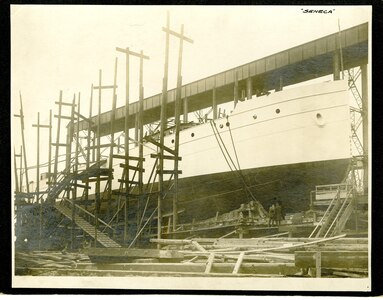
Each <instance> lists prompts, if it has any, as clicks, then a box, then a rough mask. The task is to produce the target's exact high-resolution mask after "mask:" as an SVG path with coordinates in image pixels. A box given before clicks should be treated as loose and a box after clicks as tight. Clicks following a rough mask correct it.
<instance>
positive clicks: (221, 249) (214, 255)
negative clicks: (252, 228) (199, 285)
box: [151, 235, 368, 277]
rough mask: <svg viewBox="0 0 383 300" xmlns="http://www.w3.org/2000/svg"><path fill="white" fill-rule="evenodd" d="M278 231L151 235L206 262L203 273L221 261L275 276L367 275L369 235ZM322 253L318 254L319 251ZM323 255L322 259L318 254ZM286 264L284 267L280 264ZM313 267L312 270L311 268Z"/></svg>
mask: <svg viewBox="0 0 383 300" xmlns="http://www.w3.org/2000/svg"><path fill="white" fill-rule="evenodd" d="M280 236H281V235H276V236H273V237H266V238H252V239H233V238H222V239H211V238H210V239H209V238H196V239H184V240H174V239H152V240H151V242H154V243H157V244H159V245H161V246H162V247H163V248H166V249H173V250H175V249H177V250H178V251H180V252H181V253H183V255H184V256H185V258H186V259H185V260H184V263H192V264H193V263H194V264H196V263H203V262H204V263H205V264H206V269H205V272H204V273H211V272H214V271H217V270H219V269H220V265H222V263H231V264H233V268H232V273H233V274H239V273H242V274H245V273H248V272H251V273H253V274H257V273H258V274H259V272H260V270H262V272H266V273H267V274H270V276H273V275H274V274H275V273H276V272H278V274H280V275H281V274H282V275H284V276H299V275H301V276H309V275H310V272H309V271H310V270H311V275H312V276H314V275H313V274H314V273H315V276H317V277H321V276H322V275H324V276H329V277H366V276H367V275H368V243H367V239H366V238H352V239H351V238H346V235H339V236H336V237H331V238H324V239H320V238H286V237H280ZM318 253H319V254H318ZM317 256H320V259H318V258H317ZM282 266H283V270H281V267H282ZM312 270H313V271H312Z"/></svg>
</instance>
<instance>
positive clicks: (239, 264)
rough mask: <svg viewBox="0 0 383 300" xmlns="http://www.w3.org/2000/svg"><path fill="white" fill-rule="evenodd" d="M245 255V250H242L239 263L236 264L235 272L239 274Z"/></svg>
mask: <svg viewBox="0 0 383 300" xmlns="http://www.w3.org/2000/svg"><path fill="white" fill-rule="evenodd" d="M244 256H245V252H241V253H240V254H239V256H238V260H237V263H236V264H235V266H234V270H233V274H238V271H239V269H240V268H241V264H242V262H243V257H244Z"/></svg>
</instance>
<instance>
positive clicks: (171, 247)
mask: <svg viewBox="0 0 383 300" xmlns="http://www.w3.org/2000/svg"><path fill="white" fill-rule="evenodd" d="M284 223H285V224H281V225H280V226H278V227H275V226H274V227H267V226H259V227H258V228H253V230H252V231H246V232H247V234H246V235H245V236H244V235H243V232H244V231H242V232H241V231H239V230H238V229H237V230H234V231H233V232H231V233H230V234H226V235H227V236H226V237H215V238H206V237H192V238H183V239H176V238H172V239H151V240H150V244H149V245H148V246H147V247H146V248H128V247H119V248H101V247H97V248H96V247H85V248H80V249H77V250H73V251H69V250H66V249H64V250H62V251H37V250H35V251H23V250H21V249H20V250H18V249H16V252H15V275H16V276H23V275H29V276H109V277H114V276H118V277H121V276H154V277H161V276H165V277H168V276H174V277H184V276H186V277H269V278H274V277H275V278H280V277H302V278H303V277H322V278H366V277H368V253H369V252H368V238H367V236H368V235H367V231H366V230H367V227H366V226H362V225H361V224H363V222H359V223H360V224H359V229H358V231H355V228H353V229H350V228H349V229H345V230H344V233H342V234H341V235H338V236H333V237H330V238H308V237H307V236H308V233H310V232H311V231H312V230H313V223H312V222H302V223H300V224H291V223H290V224H289V222H287V221H284ZM349 225H351V226H352V227H353V226H354V225H355V224H354V223H353V222H350V224H349ZM249 235H250V236H251V235H257V236H258V237H249Z"/></svg>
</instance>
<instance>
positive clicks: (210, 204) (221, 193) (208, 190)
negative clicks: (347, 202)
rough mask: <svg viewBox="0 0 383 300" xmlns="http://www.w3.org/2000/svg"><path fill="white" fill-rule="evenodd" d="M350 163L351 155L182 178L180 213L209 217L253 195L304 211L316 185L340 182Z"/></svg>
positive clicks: (169, 204) (169, 206) (167, 209)
mask: <svg viewBox="0 0 383 300" xmlns="http://www.w3.org/2000/svg"><path fill="white" fill-rule="evenodd" d="M349 163H350V160H349V159H339V160H327V161H321V162H308V163H298V164H288V165H282V166H281V165H279V166H271V167H263V168H255V169H247V170H241V174H242V175H240V174H239V173H238V172H223V173H219V174H210V175H201V176H195V177H189V178H183V179H181V180H180V182H179V189H180V193H179V205H178V209H179V211H180V217H181V218H182V220H183V221H185V222H190V221H191V220H192V219H193V218H194V219H196V220H198V219H201V220H202V219H206V218H210V217H213V216H215V215H216V214H217V212H218V213H224V212H227V211H231V210H234V209H238V208H239V206H240V205H241V204H242V203H247V202H249V201H251V200H252V196H254V197H255V199H257V200H258V201H259V202H261V204H262V205H263V206H264V208H266V209H267V208H268V207H269V206H270V205H271V204H272V203H275V201H280V202H281V203H282V205H283V207H284V209H285V212H286V213H293V212H301V211H305V210H308V209H309V208H310V192H311V191H313V190H314V189H315V186H316V185H322V184H331V183H339V182H341V181H342V180H343V179H344V177H345V176H346V172H347V169H348V166H349ZM244 184H246V186H247V188H244ZM247 191H250V193H249V192H247ZM250 194H251V195H252V196H250ZM173 197H174V194H173V193H169V194H168V196H167V200H166V201H165V203H164V212H165V214H166V213H170V212H171V211H172V198H173Z"/></svg>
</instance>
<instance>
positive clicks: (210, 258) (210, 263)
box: [205, 253, 215, 274]
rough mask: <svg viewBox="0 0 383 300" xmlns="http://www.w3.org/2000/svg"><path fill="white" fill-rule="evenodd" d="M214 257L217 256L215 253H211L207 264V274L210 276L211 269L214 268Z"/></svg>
mask: <svg viewBox="0 0 383 300" xmlns="http://www.w3.org/2000/svg"><path fill="white" fill-rule="evenodd" d="M214 256H215V255H214V253H210V256H209V258H208V260H207V263H206V269H205V274H209V273H210V272H211V268H212V267H213V262H214Z"/></svg>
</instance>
